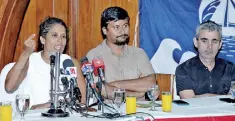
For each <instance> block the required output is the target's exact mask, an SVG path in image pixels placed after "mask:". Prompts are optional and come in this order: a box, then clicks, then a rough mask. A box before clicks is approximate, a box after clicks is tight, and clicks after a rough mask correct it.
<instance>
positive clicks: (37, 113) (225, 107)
mask: <svg viewBox="0 0 235 121" xmlns="http://www.w3.org/2000/svg"><path fill="white" fill-rule="evenodd" d="M222 97H230V96H228V95H226V96H216V97H205V98H192V99H186V100H185V101H187V102H188V103H189V105H187V106H178V105H176V104H172V112H170V113H167V112H162V109H161V107H159V108H158V111H149V108H137V112H145V113H149V114H151V115H153V116H154V117H155V118H158V119H160V118H179V117H182V118H183V117H206V116H228V115H235V106H234V105H235V104H232V103H226V102H222V101H220V100H219V98H222ZM140 103H147V102H140ZM156 103H159V104H160V103H161V102H160V101H157V102H156ZM47 110H48V109H44V110H30V111H28V112H27V114H26V115H25V118H26V120H28V121H52V120H53V121H78V120H80V121H111V119H103V118H86V117H81V115H80V114H78V113H75V112H74V113H73V114H70V116H69V117H66V118H47V117H42V116H41V112H45V111H47ZM121 111H122V112H125V104H124V105H123V107H122V110H121ZM93 114H95V115H98V114H100V112H96V113H93ZM141 116H144V117H145V118H149V119H151V118H150V116H148V115H144V114H142V115H141ZM19 118H20V116H19V115H15V116H13V121H18V120H19ZM129 119H130V118H128V119H127V118H126V119H123V118H120V119H119V118H118V119H115V120H129Z"/></svg>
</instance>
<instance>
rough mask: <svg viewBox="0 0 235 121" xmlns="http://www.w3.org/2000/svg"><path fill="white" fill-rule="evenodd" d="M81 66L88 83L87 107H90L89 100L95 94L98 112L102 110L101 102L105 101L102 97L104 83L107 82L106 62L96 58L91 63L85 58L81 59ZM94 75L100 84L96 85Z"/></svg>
mask: <svg viewBox="0 0 235 121" xmlns="http://www.w3.org/2000/svg"><path fill="white" fill-rule="evenodd" d="M81 64H82V67H81V70H82V73H83V75H84V77H85V79H86V82H87V85H86V90H87V92H86V105H87V106H89V104H90V103H89V100H90V98H91V97H92V94H94V95H96V98H97V99H98V110H101V105H102V104H101V103H102V102H101V101H102V100H103V99H102V96H101V92H102V83H104V82H105V75H104V67H105V66H104V62H103V60H102V59H100V58H96V59H93V60H92V63H90V62H89V61H88V59H87V57H84V58H82V59H81ZM93 74H94V75H95V76H98V82H97V83H96V84H95V83H94V78H93ZM95 85H96V86H95ZM96 88H97V90H96ZM90 90H91V91H90ZM97 91H98V92H97ZM91 93H92V94H91Z"/></svg>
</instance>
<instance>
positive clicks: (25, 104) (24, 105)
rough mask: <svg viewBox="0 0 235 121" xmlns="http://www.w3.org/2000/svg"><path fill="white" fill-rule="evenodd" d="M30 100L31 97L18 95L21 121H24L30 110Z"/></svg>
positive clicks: (17, 108)
mask: <svg viewBox="0 0 235 121" xmlns="http://www.w3.org/2000/svg"><path fill="white" fill-rule="evenodd" d="M29 103H30V98H29V95H26V94H22V95H16V110H17V112H18V113H20V116H21V118H20V121H24V120H25V119H24V115H25V113H26V112H27V110H28V109H29Z"/></svg>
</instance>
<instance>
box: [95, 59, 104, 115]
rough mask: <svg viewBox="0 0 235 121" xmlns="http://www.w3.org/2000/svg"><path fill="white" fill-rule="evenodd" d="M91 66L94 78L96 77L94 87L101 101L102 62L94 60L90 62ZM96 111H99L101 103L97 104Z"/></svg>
mask: <svg viewBox="0 0 235 121" xmlns="http://www.w3.org/2000/svg"><path fill="white" fill-rule="evenodd" d="M92 65H93V66H94V74H95V76H98V82H97V83H96V87H97V88H98V96H99V98H100V99H102V95H101V92H102V84H103V83H105V75H104V61H103V60H102V59H100V58H96V59H93V60H92ZM98 110H101V102H99V103H98Z"/></svg>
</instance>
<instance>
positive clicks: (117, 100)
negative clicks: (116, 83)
mask: <svg viewBox="0 0 235 121" xmlns="http://www.w3.org/2000/svg"><path fill="white" fill-rule="evenodd" d="M113 99H114V104H115V105H116V106H117V107H118V109H120V107H121V105H122V104H123V103H124V101H125V89H121V88H114V90H113Z"/></svg>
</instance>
